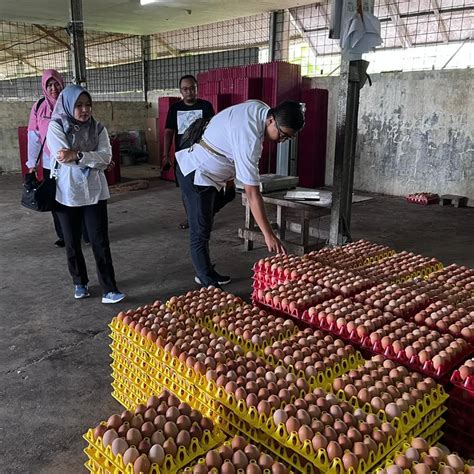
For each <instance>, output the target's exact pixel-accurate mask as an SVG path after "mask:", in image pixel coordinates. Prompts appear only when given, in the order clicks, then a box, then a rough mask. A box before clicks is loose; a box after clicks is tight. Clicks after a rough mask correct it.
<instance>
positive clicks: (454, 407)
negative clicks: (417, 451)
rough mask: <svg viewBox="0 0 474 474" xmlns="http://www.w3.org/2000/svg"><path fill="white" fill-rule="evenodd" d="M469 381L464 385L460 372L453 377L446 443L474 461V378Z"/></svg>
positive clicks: (447, 417)
mask: <svg viewBox="0 0 474 474" xmlns="http://www.w3.org/2000/svg"><path fill="white" fill-rule="evenodd" d="M456 375H457V377H456ZM468 379H470V380H466V382H465V385H463V383H462V381H461V380H460V376H459V371H458V370H456V371H454V373H453V376H452V377H451V382H452V383H454V387H453V388H452V390H451V391H450V392H449V402H448V411H447V413H446V427H445V431H446V436H445V441H446V443H447V444H448V446H456V450H457V451H458V452H459V453H460V454H461V455H463V456H464V457H466V458H473V459H474V434H473V428H472V427H473V426H474V389H473V388H472V384H473V382H474V376H472V375H470V376H469V377H468ZM469 382H470V383H469Z"/></svg>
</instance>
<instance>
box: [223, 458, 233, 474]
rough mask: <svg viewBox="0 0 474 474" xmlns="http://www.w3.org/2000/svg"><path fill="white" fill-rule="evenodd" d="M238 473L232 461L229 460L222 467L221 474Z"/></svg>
mask: <svg viewBox="0 0 474 474" xmlns="http://www.w3.org/2000/svg"><path fill="white" fill-rule="evenodd" d="M236 472H237V469H236V468H235V466H234V465H233V464H232V461H230V460H229V459H226V460H225V461H224V463H223V464H222V466H221V473H222V474H235V473H236Z"/></svg>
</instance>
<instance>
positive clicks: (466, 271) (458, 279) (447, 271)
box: [426, 264, 474, 297]
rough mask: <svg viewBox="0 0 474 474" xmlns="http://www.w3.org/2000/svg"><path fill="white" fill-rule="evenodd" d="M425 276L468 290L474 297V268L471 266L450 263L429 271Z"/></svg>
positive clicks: (430, 279) (431, 279)
mask: <svg viewBox="0 0 474 474" xmlns="http://www.w3.org/2000/svg"><path fill="white" fill-rule="evenodd" d="M426 278H427V280H429V281H437V282H440V283H446V284H448V285H451V286H456V287H458V288H460V289H463V290H466V291H468V292H470V294H471V296H472V297H474V270H473V269H472V268H468V267H464V266H460V265H456V264H452V265H448V266H447V267H445V268H442V269H439V270H437V271H434V272H432V273H430V274H429V275H427V276H426Z"/></svg>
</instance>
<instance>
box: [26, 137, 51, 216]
mask: <svg viewBox="0 0 474 474" xmlns="http://www.w3.org/2000/svg"><path fill="white" fill-rule="evenodd" d="M45 141H46V138H45V139H44V140H43V143H42V144H41V148H40V151H39V153H38V158H37V159H36V163H35V168H36V167H37V166H38V163H39V160H40V158H41V153H42V152H43V148H44V142H45ZM54 167H55V168H56V164H55V165H54ZM31 174H32V175H33V176H32V177H31V178H30V179H25V182H24V183H23V192H22V195H21V205H22V206H24V207H26V208H28V209H31V210H32V211H38V212H48V211H51V210H52V209H53V206H54V201H55V198H56V180H55V179H54V178H49V179H45V180H43V181H38V180H37V179H36V174H35V173H31Z"/></svg>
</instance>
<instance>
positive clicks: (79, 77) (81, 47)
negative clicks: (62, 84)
mask: <svg viewBox="0 0 474 474" xmlns="http://www.w3.org/2000/svg"><path fill="white" fill-rule="evenodd" d="M70 19H71V20H70V22H69V25H68V32H69V36H70V39H71V62H72V82H74V84H80V85H81V86H84V87H85V86H86V84H87V74H86V54H85V53H86V50H85V43H84V17H83V14H82V0H71V3H70Z"/></svg>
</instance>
